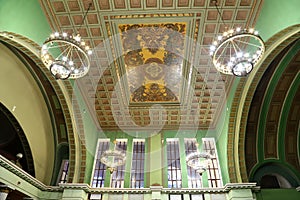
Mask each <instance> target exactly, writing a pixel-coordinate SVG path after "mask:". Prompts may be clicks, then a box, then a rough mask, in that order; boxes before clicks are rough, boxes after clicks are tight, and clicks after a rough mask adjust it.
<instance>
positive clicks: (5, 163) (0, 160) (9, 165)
mask: <svg viewBox="0 0 300 200" xmlns="http://www.w3.org/2000/svg"><path fill="white" fill-rule="evenodd" d="M0 166H1V167H3V168H5V169H7V170H8V171H10V172H11V173H13V174H15V175H17V176H18V177H20V178H22V179H23V180H25V181H27V182H28V183H30V184H31V185H33V186H35V187H37V188H38V189H40V190H42V191H50V192H62V191H63V189H62V188H59V187H56V186H47V185H45V184H43V183H42V182H40V181H39V180H37V179H36V178H34V177H33V176H31V175H30V174H28V173H27V172H25V171H24V170H22V169H20V168H19V167H18V166H17V165H15V164H14V163H13V162H11V161H9V160H7V159H6V158H5V157H3V156H2V155H0Z"/></svg>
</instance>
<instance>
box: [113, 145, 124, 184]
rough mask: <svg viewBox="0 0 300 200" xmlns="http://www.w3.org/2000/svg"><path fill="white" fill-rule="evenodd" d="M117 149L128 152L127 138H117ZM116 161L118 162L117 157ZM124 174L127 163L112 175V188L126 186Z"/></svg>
mask: <svg viewBox="0 0 300 200" xmlns="http://www.w3.org/2000/svg"><path fill="white" fill-rule="evenodd" d="M115 149H117V150H119V151H123V153H126V150H127V140H117V141H116V145H115ZM114 159H115V160H114V162H118V160H117V158H114ZM124 175H125V165H122V166H119V167H117V168H116V171H114V173H112V175H111V187H112V188H123V187H124Z"/></svg>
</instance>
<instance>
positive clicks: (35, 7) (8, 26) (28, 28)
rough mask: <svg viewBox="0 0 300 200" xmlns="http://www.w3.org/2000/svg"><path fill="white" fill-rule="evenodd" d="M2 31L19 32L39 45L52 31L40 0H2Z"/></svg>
mask: <svg viewBox="0 0 300 200" xmlns="http://www.w3.org/2000/svg"><path fill="white" fill-rule="evenodd" d="M0 31H9V32H14V33H18V34H20V35H23V36H25V37H28V38H30V39H31V40H34V41H35V42H36V43H38V44H39V45H41V44H42V43H43V42H44V40H45V39H46V38H47V37H48V36H49V35H50V33H51V32H52V31H51V28H50V26H49V23H48V21H47V19H46V16H45V15H44V13H43V10H42V8H41V6H40V3H39V1H38V0H0Z"/></svg>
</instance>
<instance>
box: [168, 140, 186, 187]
mask: <svg viewBox="0 0 300 200" xmlns="http://www.w3.org/2000/svg"><path fill="white" fill-rule="evenodd" d="M179 152H180V151H179V143H178V140H177V139H167V162H168V187H169V188H181V183H182V178H181V167H180V154H179Z"/></svg>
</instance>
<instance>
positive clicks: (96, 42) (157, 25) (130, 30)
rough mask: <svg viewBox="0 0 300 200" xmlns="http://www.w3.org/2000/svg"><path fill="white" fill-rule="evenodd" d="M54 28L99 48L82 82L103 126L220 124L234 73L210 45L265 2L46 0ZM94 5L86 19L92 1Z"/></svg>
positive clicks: (249, 22)
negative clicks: (219, 65) (222, 66)
mask: <svg viewBox="0 0 300 200" xmlns="http://www.w3.org/2000/svg"><path fill="white" fill-rule="evenodd" d="M40 3H41V5H42V7H43V9H44V11H45V13H46V15H47V18H48V20H49V22H50V25H51V26H52V28H53V30H56V31H64V32H69V33H77V32H79V33H80V35H81V36H82V37H83V39H85V41H86V42H87V43H88V44H89V45H91V46H92V48H93V56H92V64H91V68H90V72H89V73H88V75H87V76H85V77H84V78H82V79H80V80H76V83H77V84H78V86H79V88H80V90H81V93H82V94H83V96H84V98H85V102H86V104H87V105H88V108H89V111H90V112H91V113H92V115H93V119H94V122H95V124H96V125H97V126H98V128H101V129H103V130H117V129H122V130H125V129H126V130H139V129H140V130H144V129H145V128H146V129H147V130H150V129H156V130H158V128H159V130H160V129H174V128H175V127H177V128H184V129H189V128H195V127H196V128H199V129H213V128H215V127H216V125H217V123H218V120H219V118H220V114H221V113H222V112H224V111H225V109H226V108H225V103H226V98H227V94H228V90H229V89H230V87H231V84H232V81H233V77H232V76H226V75H222V74H220V73H218V72H217V71H216V69H215V68H214V67H213V65H212V62H211V59H210V56H209V46H210V44H211V43H212V41H213V39H214V38H215V37H216V36H217V35H218V34H221V33H222V32H223V31H224V30H225V29H226V28H231V27H238V26H241V27H243V26H253V25H254V24H255V21H256V18H257V15H258V13H259V11H260V7H261V0H256V1H250V0H241V1H237V0H223V1H219V2H218V8H219V10H220V13H221V15H222V18H221V17H220V15H219V14H218V10H217V9H216V7H215V4H214V3H213V2H212V1H208V0H206V1H205V0H196V1H193V0H163V1H156V0H147V1H137V0H114V1H108V0H98V1H95V0H94V1H88V0H87V1H62V0H55V1H52V0H51V1H50V0H46V1H40ZM90 3H92V4H91V7H90V10H89V12H88V14H87V16H86V20H84V21H83V18H84V14H85V13H86V11H87V9H88V6H89V4H90Z"/></svg>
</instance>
